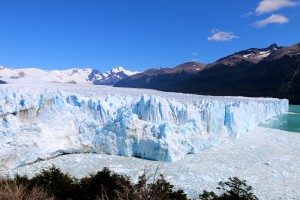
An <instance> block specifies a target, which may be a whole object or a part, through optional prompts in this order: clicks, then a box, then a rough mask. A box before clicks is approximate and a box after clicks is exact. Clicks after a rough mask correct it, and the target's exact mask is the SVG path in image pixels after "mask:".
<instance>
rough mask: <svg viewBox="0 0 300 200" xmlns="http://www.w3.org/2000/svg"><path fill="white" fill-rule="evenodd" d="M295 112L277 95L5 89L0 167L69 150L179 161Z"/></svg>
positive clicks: (0, 104) (0, 99) (0, 102)
mask: <svg viewBox="0 0 300 200" xmlns="http://www.w3.org/2000/svg"><path fill="white" fill-rule="evenodd" d="M287 110H288V101H287V100H279V99H273V98H246V97H210V96H199V95H188V94H176V93H165V92H159V91H153V90H143V89H128V88H113V87H104V86H92V87H91V86H90V87H87V86H80V85H76V86H72V85H63V84H45V85H30V84H28V85H25V86H24V85H23V84H22V85H5V86H1V87H0V169H1V170H4V169H13V168H16V167H18V166H22V165H24V164H28V163H33V162H36V161H38V160H44V159H49V158H52V157H56V156H58V155H62V154H68V153H86V152H91V153H107V154H111V155H121V156H135V157H141V158H145V159H150V160H159V161H176V160H180V159H182V158H183V157H184V156H185V155H186V154H194V153H197V152H199V151H200V150H202V149H205V148H207V147H209V146H211V145H216V144H220V143H222V142H224V141H225V140H228V139H234V138H237V137H239V136H240V135H241V134H243V133H245V132H247V131H249V130H250V129H252V128H254V127H255V126H256V125H257V124H259V123H260V122H263V121H265V120H267V119H269V118H271V117H273V116H276V115H279V114H281V113H282V112H286V111H287Z"/></svg>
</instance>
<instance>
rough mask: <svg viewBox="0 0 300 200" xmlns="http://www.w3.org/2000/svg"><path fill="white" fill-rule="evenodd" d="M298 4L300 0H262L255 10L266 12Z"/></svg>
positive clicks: (260, 12)
mask: <svg viewBox="0 0 300 200" xmlns="http://www.w3.org/2000/svg"><path fill="white" fill-rule="evenodd" d="M297 5H300V4H299V2H295V1H291V0H262V1H261V2H260V3H259V4H258V6H257V8H256V9H255V12H256V13H257V14H264V13H269V12H273V11H276V10H279V9H281V8H284V7H294V6H297Z"/></svg>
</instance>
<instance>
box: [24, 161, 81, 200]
mask: <svg viewBox="0 0 300 200" xmlns="http://www.w3.org/2000/svg"><path fill="white" fill-rule="evenodd" d="M23 181H24V180H23ZM28 185H29V186H28V188H29V190H32V189H33V188H35V187H42V188H43V189H44V190H45V191H46V192H48V193H49V194H51V195H53V196H55V197H57V198H59V199H68V198H72V197H73V195H74V194H73V192H74V190H75V187H76V181H75V179H74V178H72V177H70V176H69V175H68V174H64V173H62V172H61V171H60V169H58V168H56V167H55V166H52V167H50V168H47V169H44V170H42V172H41V173H40V174H37V175H36V176H34V177H33V178H32V179H31V180H29V184H28Z"/></svg>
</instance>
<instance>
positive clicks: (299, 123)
mask: <svg viewBox="0 0 300 200" xmlns="http://www.w3.org/2000/svg"><path fill="white" fill-rule="evenodd" d="M259 126H262V127H266V128H275V129H280V130H285V131H291V132H299V133H300V105H290V106H289V112H288V113H284V114H281V115H279V116H276V117H273V118H271V119H269V120H268V121H265V122H263V123H261V124H259Z"/></svg>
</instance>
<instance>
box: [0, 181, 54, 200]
mask: <svg viewBox="0 0 300 200" xmlns="http://www.w3.org/2000/svg"><path fill="white" fill-rule="evenodd" d="M0 199H1V200H54V198H53V197H51V196H49V195H48V194H47V193H46V192H45V191H44V190H43V189H42V188H39V187H34V188H32V190H31V191H29V190H27V188H26V187H25V186H24V185H22V184H17V183H16V182H15V181H13V180H10V179H8V180H1V181H0Z"/></svg>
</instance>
